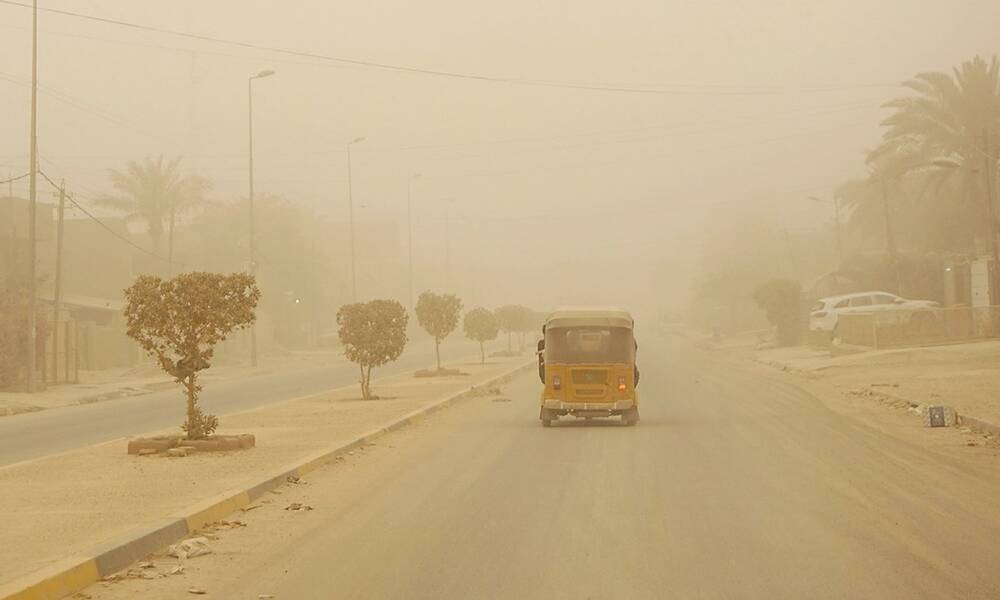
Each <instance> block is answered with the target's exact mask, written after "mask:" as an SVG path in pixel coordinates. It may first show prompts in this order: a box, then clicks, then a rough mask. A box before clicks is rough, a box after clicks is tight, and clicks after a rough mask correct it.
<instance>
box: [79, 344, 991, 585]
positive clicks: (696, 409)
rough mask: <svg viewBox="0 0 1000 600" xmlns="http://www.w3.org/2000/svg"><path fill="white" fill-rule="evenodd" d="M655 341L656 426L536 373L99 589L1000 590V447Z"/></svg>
mask: <svg viewBox="0 0 1000 600" xmlns="http://www.w3.org/2000/svg"><path fill="white" fill-rule="evenodd" d="M640 352H641V357H640V363H641V366H642V367H643V368H644V373H645V375H644V377H643V384H642V386H643V405H642V416H643V418H642V422H641V423H640V424H639V425H638V426H637V427H622V426H619V425H618V424H617V423H616V422H612V421H606V420H596V421H593V422H585V421H568V422H563V421H560V422H559V423H557V424H556V425H555V426H554V427H552V428H549V429H545V428H542V427H541V426H540V425H539V423H538V419H537V391H538V380H537V379H536V378H534V376H533V375H532V374H531V373H526V374H525V375H524V376H523V377H521V378H519V379H517V380H516V381H513V382H511V383H510V384H508V385H507V386H505V388H504V396H506V397H508V398H510V399H511V401H510V402H495V401H492V400H491V399H486V398H483V399H476V400H472V401H469V402H464V403H462V404H460V405H458V406H456V407H454V408H452V409H449V410H448V411H445V412H444V413H442V414H440V415H438V416H435V417H434V418H432V419H429V420H427V421H424V422H421V423H420V424H418V425H417V426H415V427H411V428H407V429H404V430H402V431H399V432H397V433H393V434H391V435H389V436H386V437H385V438H383V439H381V440H380V441H379V444H378V445H376V446H373V447H371V448H368V449H366V451H365V452H363V453H358V454H357V455H355V456H353V457H350V458H349V459H348V460H346V461H343V462H338V463H335V464H332V465H328V466H327V467H325V468H323V469H320V470H317V471H315V472H313V473H311V474H310V475H309V476H308V477H307V478H305V480H304V482H302V483H300V484H298V485H287V486H284V487H283V488H282V489H280V490H278V491H280V492H281V493H280V494H274V495H271V496H270V497H268V498H266V499H267V500H270V502H267V503H262V505H261V507H260V508H259V509H257V510H253V511H251V512H249V513H238V514H236V515H234V516H233V517H231V518H230V519H231V520H236V519H239V520H241V521H244V522H245V524H246V526H242V527H237V528H235V529H223V530H218V531H214V532H210V533H211V535H212V539H211V540H210V541H209V546H210V548H211V549H212V553H211V554H208V555H206V556H203V557H198V558H193V559H189V560H188V561H186V562H185V563H184V569H183V571H182V572H180V573H177V574H176V575H170V576H165V577H159V575H160V574H166V573H170V572H171V571H172V570H173V569H175V568H176V567H177V566H178V561H177V560H176V559H173V558H169V557H165V556H163V555H162V554H157V555H154V556H153V557H150V558H151V563H150V564H149V568H145V569H143V568H138V567H136V568H135V569H133V570H132V572H131V574H130V575H129V574H127V573H126V574H123V578H122V579H121V580H116V581H111V582H102V583H98V584H96V585H94V586H91V587H90V588H89V589H87V590H85V593H86V594H87V596H86V597H88V598H92V599H94V600H127V599H133V598H142V599H144V600H176V599H179V598H185V597H194V596H192V595H191V593H190V591H189V590H196V591H204V592H205V593H206V597H209V598H225V599H230V598H231V599H242V598H245V599H251V600H252V599H255V598H258V599H267V598H274V599H275V600H288V599H295V600H330V599H342V598H358V599H367V598H406V599H422V598H427V599H434V600H439V599H450V598H455V599H462V600H465V599H468V598H518V599H521V598H594V599H613V598H623V599H628V600H633V599H641V598H651V599H654V598H655V599H661V598H703V599H716V598H718V599H732V598H767V599H784V598H788V599H794V600H799V599H802V598H810V599H831V600H832V599H837V600H840V599H844V598H907V599H910V598H913V599H916V598H927V599H931V598H933V599H938V598H956V599H961V600H970V599H984V600H985V599H993V598H997V597H1000V572H998V571H997V569H996V565H997V564H998V563H1000V546H998V545H997V542H996V540H997V539H998V536H1000V512H998V511H997V510H996V498H997V497H998V494H1000V475H998V471H997V466H998V465H1000V449H998V448H993V447H987V446H976V447H970V446H966V444H965V440H966V436H965V435H964V434H962V432H961V431H959V430H956V429H934V430H928V429H924V428H923V427H922V426H921V425H920V424H919V422H918V421H917V420H914V419H912V418H909V417H908V416H907V415H906V414H905V413H902V412H897V411H894V410H892V409H889V408H888V407H885V406H881V405H877V404H874V403H872V402H870V401H868V402H865V403H864V404H859V405H858V406H857V407H856V410H855V411H854V414H852V415H848V414H844V412H845V411H844V410H838V411H831V410H830V409H829V407H828V406H827V405H826V404H824V402H820V401H819V400H818V399H817V398H816V397H814V396H812V395H810V394H808V393H806V392H804V391H803V390H802V389H800V388H799V387H798V386H797V385H793V384H791V383H790V382H789V377H788V376H787V375H786V374H783V373H781V372H779V371H777V370H775V369H773V368H770V367H765V366H763V365H754V364H753V363H750V362H748V361H745V360H741V359H733V358H732V356H731V355H730V354H729V353H727V352H701V351H697V350H691V349H690V348H670V347H663V346H661V345H660V344H657V343H656V342H655V341H653V340H650V339H647V341H646V343H645V344H643V346H642V348H641V350H640ZM841 408H842V409H843V408H844V407H843V406H842V407H841ZM848 412H849V411H848ZM293 502H297V503H301V504H305V505H308V506H310V507H312V508H313V510H309V511H288V510H285V508H286V507H288V506H289V505H290V504H291V503H293ZM143 577H151V578H152V579H144V578H143ZM81 597H82V596H81Z"/></svg>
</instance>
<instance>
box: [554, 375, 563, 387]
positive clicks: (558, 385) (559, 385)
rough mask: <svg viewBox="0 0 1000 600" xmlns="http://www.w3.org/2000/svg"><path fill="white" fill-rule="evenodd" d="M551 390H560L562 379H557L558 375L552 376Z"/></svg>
mask: <svg viewBox="0 0 1000 600" xmlns="http://www.w3.org/2000/svg"><path fill="white" fill-rule="evenodd" d="M552 389H555V390H559V389H562V377H559V376H558V375H553V376H552Z"/></svg>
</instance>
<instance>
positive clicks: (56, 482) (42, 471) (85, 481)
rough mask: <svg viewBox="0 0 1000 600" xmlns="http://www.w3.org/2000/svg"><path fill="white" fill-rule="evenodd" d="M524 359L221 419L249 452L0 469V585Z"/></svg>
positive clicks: (81, 458) (91, 457)
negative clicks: (249, 439)
mask: <svg viewBox="0 0 1000 600" xmlns="http://www.w3.org/2000/svg"><path fill="white" fill-rule="evenodd" d="M524 360H525V359H524V358H523V357H520V358H510V359H491V360H490V361H488V363H487V365H486V366H480V365H478V364H461V365H458V366H459V367H460V368H461V369H462V371H464V372H466V373H467V375H465V376H455V377H441V378H429V379H416V378H414V377H412V375H410V374H406V375H401V376H396V377H390V378H387V379H385V380H379V381H377V382H376V385H375V391H376V393H378V394H380V395H381V396H382V397H383V399H381V400H377V401H369V402H364V401H361V400H360V399H359V395H360V394H359V390H358V389H357V387H356V386H351V387H350V388H345V389H341V390H336V391H334V392H331V393H327V394H322V395H318V396H312V397H307V398H303V399H298V400H291V401H288V402H283V403H279V404H274V405H270V406H267V407H264V408H261V409H257V410H252V411H248V412H244V413H238V414H235V415H229V416H227V417H226V418H225V419H224V420H223V423H222V425H223V427H222V428H220V430H219V433H252V434H254V435H255V436H256V438H257V447H256V448H254V449H252V450H248V451H242V452H234V453H217V454H216V453H209V454H201V455H194V456H189V457H186V458H176V459H175V458H164V457H142V458H140V457H137V456H129V455H127V454H126V453H125V446H126V444H125V441H124V440H116V441H114V442H110V443H106V444H101V445H98V446H92V447H89V448H85V449H83V450H80V451H74V452H69V453H66V454H62V455H57V456H54V457H50V458H44V459H40V460H36V461H30V462H27V463H21V464H16V465H12V466H10V467H4V468H2V469H0V531H2V532H3V543H2V544H0V565H2V566H3V568H2V569H0V583H3V582H5V581H9V580H11V579H14V578H16V577H17V576H21V575H24V574H26V573H28V572H31V571H34V570H37V569H39V568H41V567H44V566H46V565H47V564H49V563H51V562H53V561H55V560H57V559H59V558H62V557H64V556H66V555H69V554H72V553H73V552H76V551H80V550H83V549H86V548H89V547H91V546H94V545H95V544H96V543H98V542H100V541H101V540H104V539H108V538H113V537H116V536H118V535H121V534H123V533H125V532H127V531H129V530H130V529H132V528H135V527H136V526H139V525H142V524H145V523H149V522H151V521H154V520H156V519H158V518H163V517H166V516H168V515H170V514H172V513H173V512H176V511H179V510H181V509H184V508H186V507H188V506H191V505H193V504H196V503H197V502H199V501H201V500H204V499H207V498H209V497H212V496H214V495H216V494H218V493H221V492H223V491H225V490H228V489H231V488H234V487H237V486H240V485H244V484H247V483H248V482H251V481H254V480H257V479H259V478H261V477H262V476H264V475H266V474H268V473H270V472H273V471H274V470H276V469H277V468H279V467H282V466H285V465H288V464H289V463H292V462H294V461H295V460H297V459H301V458H303V457H305V456H307V455H310V454H312V453H315V452H317V451H319V450H321V449H323V448H325V447H328V446H332V445H334V444H336V443H338V442H346V441H348V440H350V439H352V438H354V437H356V436H357V435H359V434H361V433H364V432H366V431H369V430H371V429H374V428H375V427H377V426H380V425H383V424H385V423H386V422H388V421H390V420H392V419H394V418H396V417H399V416H402V415H404V414H406V413H408V412H410V411H412V410H415V409H417V408H419V407H421V406H424V405H426V404H428V403H430V402H432V401H434V400H436V399H438V398H441V397H444V396H446V395H448V394H450V393H452V392H455V391H458V390H460V389H462V388H464V387H466V386H468V385H470V384H476V383H477V382H481V381H485V380H487V379H489V378H490V377H493V376H495V375H496V374H498V373H501V372H503V371H506V370H508V369H511V368H512V367H514V366H516V365H518V364H522V363H523V362H524Z"/></svg>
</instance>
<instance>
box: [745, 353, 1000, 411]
mask: <svg viewBox="0 0 1000 600" xmlns="http://www.w3.org/2000/svg"><path fill="white" fill-rule="evenodd" d="M753 357H754V359H755V360H758V361H760V362H763V363H765V364H769V365H771V366H774V367H777V368H783V369H786V370H791V371H796V372H799V373H801V374H802V375H804V376H806V377H808V378H809V379H812V380H823V381H824V382H826V383H828V384H830V385H832V386H835V387H836V388H839V389H840V390H842V391H843V392H844V393H855V394H857V393H864V390H874V391H876V392H881V393H885V394H890V395H892V396H896V397H900V398H903V399H906V400H909V401H911V402H914V403H917V404H924V405H927V404H944V405H948V406H952V407H954V408H955V409H956V410H957V411H958V414H960V415H968V416H972V417H975V418H977V419H981V420H984V421H987V422H990V423H994V424H997V425H1000V396H998V394H997V390H1000V341H985V342H975V343H969V344H955V345H949V346H933V347H924V348H900V349H892V350H879V351H872V352H862V353H858V354H848V355H844V356H831V355H830V353H829V352H828V351H825V350H819V349H815V348H809V347H797V348H774V349H769V350H758V351H754V352H753Z"/></svg>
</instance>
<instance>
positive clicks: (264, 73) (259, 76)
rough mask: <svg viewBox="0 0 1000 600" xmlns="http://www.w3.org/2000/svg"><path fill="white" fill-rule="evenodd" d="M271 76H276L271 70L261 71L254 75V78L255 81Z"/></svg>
mask: <svg viewBox="0 0 1000 600" xmlns="http://www.w3.org/2000/svg"><path fill="white" fill-rule="evenodd" d="M271 75H274V71H272V70H271V69H265V70H263V71H261V72H260V73H257V74H256V75H254V76H253V78H254V79H263V78H265V77H270V76H271Z"/></svg>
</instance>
